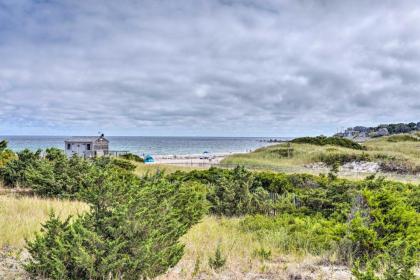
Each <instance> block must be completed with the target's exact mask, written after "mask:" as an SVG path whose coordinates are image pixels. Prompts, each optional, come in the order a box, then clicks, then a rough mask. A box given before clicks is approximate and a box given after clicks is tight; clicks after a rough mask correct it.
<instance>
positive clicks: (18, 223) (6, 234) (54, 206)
mask: <svg viewBox="0 0 420 280" xmlns="http://www.w3.org/2000/svg"><path fill="white" fill-rule="evenodd" d="M87 208H88V207H87V205H86V204H84V203H82V202H77V201H65V200H57V199H41V198H37V197H16V196H12V195H0V248H3V247H4V246H12V247H16V248H22V247H23V246H24V245H25V238H31V237H32V236H33V234H34V232H35V231H38V230H39V229H40V226H41V224H42V223H43V222H44V221H46V220H47V219H48V214H49V213H50V211H51V210H54V212H55V213H56V214H58V215H60V217H62V218H63V219H64V218H66V217H68V216H69V215H74V214H77V213H80V212H82V211H85V210H87Z"/></svg>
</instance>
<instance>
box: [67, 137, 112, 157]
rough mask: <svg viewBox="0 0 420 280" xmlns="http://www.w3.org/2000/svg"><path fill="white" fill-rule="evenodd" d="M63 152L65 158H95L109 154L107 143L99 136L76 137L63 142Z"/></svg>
mask: <svg viewBox="0 0 420 280" xmlns="http://www.w3.org/2000/svg"><path fill="white" fill-rule="evenodd" d="M64 151H65V153H66V155H67V156H72V155H74V154H76V155H78V156H80V157H85V158H89V157H96V156H105V155H108V154H109V141H108V140H107V139H106V138H105V137H104V135H103V134H102V135H101V136H78V137H71V138H69V139H66V140H65V141H64Z"/></svg>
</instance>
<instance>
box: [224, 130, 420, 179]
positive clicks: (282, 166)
mask: <svg viewBox="0 0 420 280" xmlns="http://www.w3.org/2000/svg"><path fill="white" fill-rule="evenodd" d="M363 145H364V146H365V147H366V150H365V151H361V150H355V149H349V148H343V147H338V146H332V145H326V146H317V145H311V144H295V143H290V144H288V143H282V144H277V145H271V146H267V147H263V148H260V149H258V150H256V151H254V152H252V153H247V154H234V155H231V156H228V157H227V158H225V159H224V160H223V161H222V162H221V164H222V166H223V165H225V166H234V165H243V166H246V167H247V168H249V169H254V170H270V171H276V172H285V173H313V174H317V173H320V172H322V173H325V172H328V169H325V170H313V169H311V168H307V167H305V165H307V164H310V163H314V162H319V161H321V159H322V158H323V157H325V156H329V155H334V154H338V155H340V154H341V155H354V156H355V157H362V156H363V155H368V156H370V157H372V158H389V159H394V160H400V161H404V162H406V163H408V164H409V165H411V166H413V168H414V167H416V166H420V142H418V141H406V140H405V141H394V142H392V141H388V137H382V138H375V139H371V140H369V141H366V142H365V143H363ZM288 150H289V152H288ZM367 175H369V174H367V173H364V174H356V173H340V176H341V177H345V178H354V179H356V178H360V177H363V176H367ZM380 175H383V176H385V177H387V178H389V179H396V180H401V181H408V182H418V181H419V180H420V178H419V176H417V175H397V174H389V173H381V174H380Z"/></svg>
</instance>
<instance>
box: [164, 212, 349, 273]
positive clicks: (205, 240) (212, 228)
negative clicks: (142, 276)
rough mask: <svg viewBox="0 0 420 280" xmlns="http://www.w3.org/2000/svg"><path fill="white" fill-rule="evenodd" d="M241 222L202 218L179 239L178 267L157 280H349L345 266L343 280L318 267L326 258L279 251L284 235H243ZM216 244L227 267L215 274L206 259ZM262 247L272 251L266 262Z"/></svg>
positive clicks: (238, 220)
mask: <svg viewBox="0 0 420 280" xmlns="http://www.w3.org/2000/svg"><path fill="white" fill-rule="evenodd" d="M240 221H241V219H240V218H216V217H206V218H204V220H203V221H202V222H201V223H199V224H197V225H195V226H194V227H193V228H192V229H191V230H190V231H189V232H188V233H187V234H186V236H184V237H183V238H182V242H183V243H184V244H185V245H186V246H185V254H184V256H183V258H182V259H181V261H180V262H179V264H178V265H177V266H176V267H175V268H174V269H172V270H170V271H169V272H168V273H167V274H165V275H162V276H161V277H159V279H161V280H162V279H165V280H166V279H171V280H175V279H176V280H178V279H179V280H181V279H289V277H291V275H302V276H303V275H311V276H312V277H313V278H310V279H349V277H348V276H349V271H348V269H347V268H345V267H341V268H340V270H344V271H345V275H346V277H343V278H337V277H336V276H335V273H336V272H337V271H330V272H328V271H327V270H329V269H331V268H332V266H331V265H329V266H325V267H323V266H322V265H320V263H323V262H325V261H327V260H328V258H327V257H326V256H312V255H310V254H309V253H304V254H302V252H300V253H299V252H288V253H286V252H285V251H283V250H282V249H281V248H282V247H284V246H283V245H284V244H283V243H284V242H287V240H288V237H287V236H281V234H280V233H279V232H268V233H267V236H264V237H261V236H257V235H255V234H252V233H247V232H243V231H241V230H240V229H239V226H238V225H239V222H240ZM218 244H221V249H222V254H223V256H224V257H226V264H225V266H224V267H223V268H222V269H221V270H217V271H216V270H214V269H212V268H210V267H209V264H208V259H209V257H210V256H214V254H215V250H216V248H217V246H218ZM261 248H264V249H266V250H270V251H271V257H270V258H269V259H265V260H264V259H261V258H260V257H259V256H257V255H256V254H255V251H256V250H258V249H261ZM324 269H325V271H324ZM293 279H294V278H293ZM302 279H303V278H302Z"/></svg>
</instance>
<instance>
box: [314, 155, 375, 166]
mask: <svg viewBox="0 0 420 280" xmlns="http://www.w3.org/2000/svg"><path fill="white" fill-rule="evenodd" d="M315 160H317V161H321V162H324V163H325V164H327V165H330V166H332V165H334V164H335V163H339V164H340V165H343V164H345V163H348V162H353V161H357V162H359V161H371V160H372V158H371V157H370V156H369V154H366V153H362V154H345V153H322V154H320V155H319V156H317V158H315Z"/></svg>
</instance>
